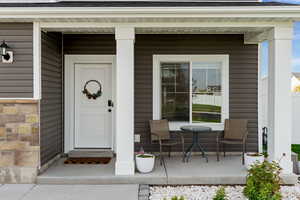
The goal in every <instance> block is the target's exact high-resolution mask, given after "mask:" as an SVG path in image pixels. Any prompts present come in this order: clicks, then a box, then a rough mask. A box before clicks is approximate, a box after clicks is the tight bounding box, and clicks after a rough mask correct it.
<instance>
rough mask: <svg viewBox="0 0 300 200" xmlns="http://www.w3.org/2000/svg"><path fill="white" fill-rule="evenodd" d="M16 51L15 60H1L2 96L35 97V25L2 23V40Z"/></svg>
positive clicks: (0, 80) (0, 26) (0, 95)
mask: <svg viewBox="0 0 300 200" xmlns="http://www.w3.org/2000/svg"><path fill="white" fill-rule="evenodd" d="M2 40H5V42H6V43H7V45H8V46H9V47H11V49H12V50H13V52H14V62H13V63H12V64H5V63H2V62H0V98H31V97H33V62H32V61H33V46H32V41H33V25H32V23H0V41H1V42H2Z"/></svg>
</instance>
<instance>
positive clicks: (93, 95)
mask: <svg viewBox="0 0 300 200" xmlns="http://www.w3.org/2000/svg"><path fill="white" fill-rule="evenodd" d="M91 82H94V83H97V84H98V86H99V89H98V90H97V92H96V93H91V92H90V91H89V90H88V89H87V88H86V87H87V85H88V84H89V83H91ZM82 93H83V94H85V96H86V97H87V98H88V99H94V100H96V99H97V98H98V97H100V96H101V95H102V86H101V83H100V82H99V81H97V80H89V81H87V82H86V83H85V84H84V88H83V91H82Z"/></svg>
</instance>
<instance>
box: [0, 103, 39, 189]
mask: <svg viewBox="0 0 300 200" xmlns="http://www.w3.org/2000/svg"><path fill="white" fill-rule="evenodd" d="M38 107H39V105H38V101H35V100H0V183H32V182H34V181H35V178H36V175H37V169H38V167H39V164H40V157H39V155H40V146H39V116H38V113H39V111H38Z"/></svg>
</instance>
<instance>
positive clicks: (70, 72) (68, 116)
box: [64, 55, 116, 153]
mask: <svg viewBox="0 0 300 200" xmlns="http://www.w3.org/2000/svg"><path fill="white" fill-rule="evenodd" d="M74 63H108V64H111V66H112V90H113V91H112V100H113V102H116V101H115V87H116V76H115V74H116V68H115V66H116V65H115V55H65V65H64V70H65V73H64V74H65V77H64V78H65V83H64V87H65V94H64V98H65V102H64V104H65V106H64V111H65V117H64V119H65V123H64V124H65V128H64V131H65V134H64V144H65V148H64V152H65V153H68V152H69V151H71V150H74V134H73V133H74V116H75V113H74V109H73V108H74V106H75V101H74V86H75V85H74V67H72V66H74ZM111 144H112V146H111V148H112V150H113V151H114V149H115V112H114V109H113V112H112V143H111Z"/></svg>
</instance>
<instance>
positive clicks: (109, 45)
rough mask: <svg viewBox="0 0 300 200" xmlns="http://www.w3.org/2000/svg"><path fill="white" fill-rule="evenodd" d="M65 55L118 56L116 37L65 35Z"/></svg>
mask: <svg viewBox="0 0 300 200" xmlns="http://www.w3.org/2000/svg"><path fill="white" fill-rule="evenodd" d="M64 54H81V55H83V54H102V55H103V54H106V55H114V54H116V43H115V36H114V35H104V34H103V35H91V34H89V35H79V34H75V35H71V34H70V35H64Z"/></svg>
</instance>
